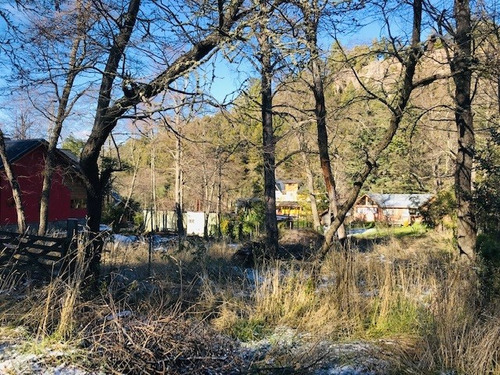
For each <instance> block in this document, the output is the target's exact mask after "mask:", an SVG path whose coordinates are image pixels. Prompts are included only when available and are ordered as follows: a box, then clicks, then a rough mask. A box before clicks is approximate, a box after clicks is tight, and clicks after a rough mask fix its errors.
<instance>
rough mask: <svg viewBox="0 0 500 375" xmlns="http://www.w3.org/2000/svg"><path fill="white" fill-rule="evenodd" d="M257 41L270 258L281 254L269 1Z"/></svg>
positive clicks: (263, 8)
mask: <svg viewBox="0 0 500 375" xmlns="http://www.w3.org/2000/svg"><path fill="white" fill-rule="evenodd" d="M259 7H260V9H259V17H258V23H257V31H256V33H257V41H258V43H259V55H258V56H259V62H260V79H261V115H262V154H263V161H264V200H265V205H266V251H267V254H268V255H269V256H270V257H274V256H276V254H277V252H278V222H277V219H276V176H275V170H276V143H275V142H276V141H275V138H274V128H273V112H272V111H273V89H272V77H273V62H272V55H273V50H272V39H271V30H270V29H269V27H268V24H269V17H270V14H271V12H272V11H273V9H272V7H271V5H270V4H269V3H268V1H266V0H260V1H259Z"/></svg>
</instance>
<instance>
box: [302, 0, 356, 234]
mask: <svg viewBox="0 0 500 375" xmlns="http://www.w3.org/2000/svg"><path fill="white" fill-rule="evenodd" d="M301 4H302V5H301V9H302V12H303V14H304V23H305V27H306V39H307V47H308V49H309V51H310V53H311V59H310V61H309V68H310V70H311V75H312V84H311V85H310V88H311V90H312V92H313V94H314V101H315V106H314V114H315V117H316V127H317V132H318V150H319V159H320V165H321V171H322V173H323V179H324V181H325V187H326V191H327V193H328V201H329V205H328V211H329V213H328V217H327V223H326V224H330V225H331V223H330V220H331V217H332V216H333V217H334V218H336V217H337V216H338V208H339V203H338V196H337V188H336V184H335V178H334V176H333V172H332V164H331V161H330V153H329V150H328V130H327V127H326V115H327V110H326V103H325V90H324V85H323V75H322V73H321V66H320V61H319V60H320V57H319V51H318V44H317V37H318V23H319V14H320V11H319V9H318V4H317V0H313V1H312V2H311V3H307V4H306V3H301ZM336 233H337V236H338V238H339V240H341V241H342V240H344V239H345V238H346V232H345V227H344V224H343V220H342V222H341V223H340V225H339V226H338V228H337V229H336Z"/></svg>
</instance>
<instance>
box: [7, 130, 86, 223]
mask: <svg viewBox="0 0 500 375" xmlns="http://www.w3.org/2000/svg"><path fill="white" fill-rule="evenodd" d="M5 146H6V152H7V159H8V160H9V163H10V164H11V166H12V170H13V172H14V174H15V176H16V177H17V182H18V184H19V187H20V189H21V194H22V198H21V199H22V201H23V206H24V211H25V217H26V223H27V224H28V225H32V226H37V225H38V223H39V221H40V217H39V215H40V201H41V194H42V183H43V175H44V167H45V159H46V156H47V150H48V142H47V141H46V140H44V139H25V140H6V141H5ZM86 202H87V197H86V189H85V185H84V183H83V177H82V173H81V170H80V167H79V164H78V160H77V158H76V156H75V155H74V154H72V153H71V152H70V151H68V150H62V149H57V150H56V166H55V170H54V173H53V177H52V185H51V190H50V201H49V218H48V220H49V223H51V224H54V223H56V222H65V221H66V220H67V219H70V218H72V219H73V218H74V219H81V220H83V219H84V218H85V216H86V215H87V205H86ZM16 223H17V213H16V208H15V204H14V198H13V197H12V189H11V187H10V184H9V181H8V179H7V177H6V175H5V170H4V165H3V163H2V162H1V161H0V226H7V225H15V224H16Z"/></svg>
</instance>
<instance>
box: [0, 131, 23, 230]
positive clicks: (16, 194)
mask: <svg viewBox="0 0 500 375" xmlns="http://www.w3.org/2000/svg"><path fill="white" fill-rule="evenodd" d="M0 159H1V160H2V163H3V169H4V171H5V174H6V176H7V179H8V181H9V185H10V188H11V190H12V197H13V199H14V204H15V206H16V213H17V230H18V232H19V233H24V232H25V231H26V219H25V216H24V207H23V200H22V192H21V189H20V187H19V183H18V182H17V178H16V176H15V174H14V171H13V170H12V166H11V165H10V161H9V159H8V157H7V151H6V146H5V137H4V134H3V132H2V130H1V129H0Z"/></svg>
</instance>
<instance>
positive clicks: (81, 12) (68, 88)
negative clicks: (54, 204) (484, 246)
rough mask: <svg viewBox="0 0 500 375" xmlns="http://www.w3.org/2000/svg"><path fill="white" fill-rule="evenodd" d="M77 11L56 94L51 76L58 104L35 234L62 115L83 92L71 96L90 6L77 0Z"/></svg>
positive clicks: (45, 208)
mask: <svg viewBox="0 0 500 375" xmlns="http://www.w3.org/2000/svg"><path fill="white" fill-rule="evenodd" d="M74 11H75V13H76V21H77V26H76V30H75V31H76V32H75V35H74V37H73V38H74V39H73V42H72V45H71V50H70V52H69V61H68V66H67V68H66V73H65V75H66V78H65V82H64V84H63V87H62V92H61V93H60V94H59V88H58V87H57V79H56V78H53V77H50V79H51V80H52V82H53V84H54V85H55V86H56V87H55V92H56V97H57V102H58V107H57V113H56V115H55V119H54V122H53V125H52V128H51V134H50V139H49V145H48V149H47V156H46V158H45V166H44V173H43V184H42V195H41V199H40V222H39V226H38V235H40V236H42V235H44V234H45V231H46V230H47V226H48V217H49V199H50V189H51V185H52V175H53V172H54V164H55V157H56V155H55V153H56V149H57V144H58V142H59V137H60V135H61V131H62V128H63V123H64V121H65V119H66V118H67V117H68V115H69V114H70V112H71V109H72V107H73V106H74V105H75V103H76V101H77V100H78V99H79V98H80V97H81V96H82V94H83V92H80V93H78V94H77V95H74V96H73V97H71V96H72V91H73V86H74V83H75V80H76V78H77V75H78V74H79V73H80V72H81V71H82V70H83V69H84V63H85V60H86V58H87V56H86V49H85V46H83V44H84V39H85V38H86V36H87V32H88V26H87V24H88V14H89V6H88V5H87V4H86V3H85V2H84V1H83V0H78V1H76V4H75V10H74ZM47 70H48V72H49V74H51V69H50V67H48V69H47Z"/></svg>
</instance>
